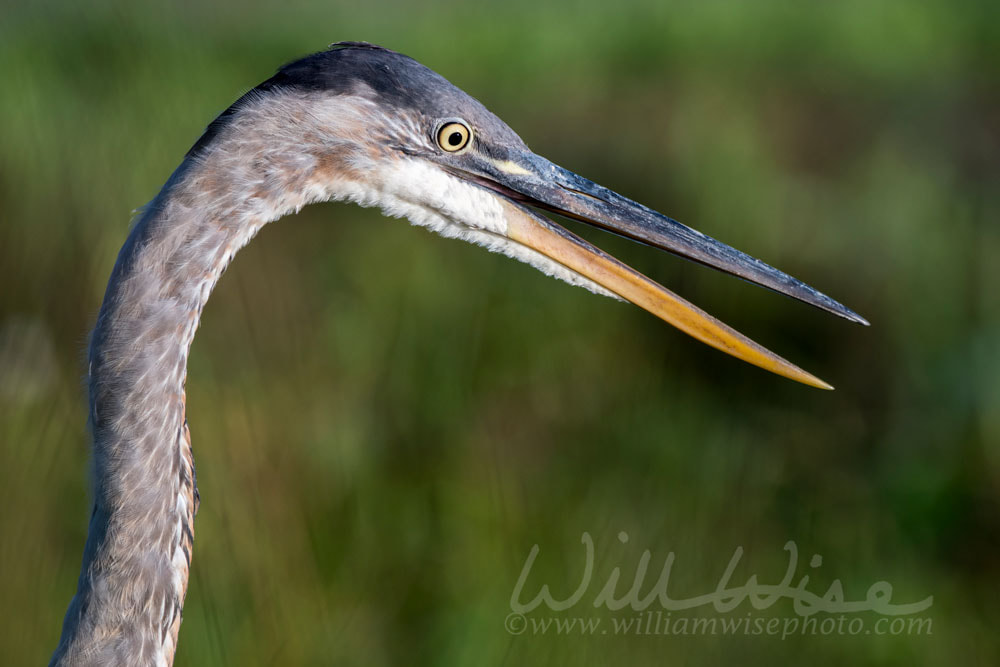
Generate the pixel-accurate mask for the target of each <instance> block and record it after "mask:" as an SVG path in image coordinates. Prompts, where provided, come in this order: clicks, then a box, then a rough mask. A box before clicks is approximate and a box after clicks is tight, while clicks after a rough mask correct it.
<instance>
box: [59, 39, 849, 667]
mask: <svg viewBox="0 0 1000 667" xmlns="http://www.w3.org/2000/svg"><path fill="white" fill-rule="evenodd" d="M328 200H349V201H353V202H356V203H358V204H360V205H362V206H379V207H381V209H382V210H383V211H384V212H385V213H387V214H389V215H392V216H396V217H405V218H408V219H409V220H410V221H411V222H413V223H414V224H417V225H423V226H426V227H429V228H431V229H432V230H434V231H436V232H438V233H439V234H442V235H444V236H448V237H456V238H461V239H465V240H466V241H471V242H473V243H477V244H479V245H482V246H485V247H486V248H487V249H489V250H492V251H495V252H501V253H504V254H506V255H509V256H510V257H513V258H515V259H519V260H521V261H523V262H527V263H528V264H531V265H533V266H535V267H537V268H539V269H541V270H542V271H543V272H544V273H546V274H548V275H551V276H554V277H556V278H560V279H562V280H565V281H567V282H569V283H572V284H574V285H580V286H582V287H585V288H587V289H589V290H591V291H593V292H596V293H598V294H604V295H607V296H612V297H615V298H619V299H625V300H628V301H631V302H632V303H634V304H636V305H638V306H640V307H642V308H644V309H646V310H648V311H649V312H651V313H652V314H654V315H656V316H657V317H660V318H662V319H663V320H665V321H667V322H669V323H670V324H672V325H674V326H676V327H678V328H679V329H681V330H683V331H685V332H686V333H688V334H690V335H692V336H694V337H695V338H697V339H698V340H701V341H703V342H705V343H708V344H709V345H712V346H714V347H716V348H719V349H720V350H723V351H724V352H727V353H729V354H731V355H733V356H735V357H738V358H740V359H743V360H745V361H748V362H750V363H752V364H756V365H758V366H761V367H762V368H765V369H767V370H770V371H773V372H775V373H779V374H781V375H784V376H786V377H789V378H792V379H794V380H798V381H799V382H803V383H805V384H809V385H812V386H814V387H822V388H827V389H829V388H831V387H830V386H829V385H827V384H826V383H825V382H823V381H822V380H819V379H818V378H816V377H814V376H812V375H810V374H809V373H806V372H805V371H803V370H801V369H799V368H797V367H796V366H794V365H792V364H790V363H789V362H787V361H785V360H784V359H782V358H781V357H778V356H777V355H775V354H773V353H772V352H769V351H768V350H766V349H764V348H763V347H761V346H759V345H757V344H756V343H754V342H752V341H751V340H749V339H747V338H746V337H744V336H742V335H741V334H739V333H737V332H736V331H734V330H732V329H730V328H729V327H727V326H726V325H724V324H722V323H721V322H719V321H718V320H716V319H714V318H712V317H711V316H709V315H707V314H706V313H704V312H702V311H701V310H699V309H697V308H695V307H694V306H692V305H691V304H689V303H687V302H686V301H684V300H683V299H681V298H679V297H677V296H676V295H674V294H672V293H671V292H669V291H668V290H666V289H665V288H663V287H661V286H660V285H658V284H656V283H655V282H653V281H651V280H650V279H648V278H646V277H644V276H643V275H641V274H639V273H638V272H636V271H634V270H633V269H631V268H629V267H628V266H626V265H624V264H622V263H621V262H619V261H617V260H615V259H614V258H613V257H610V256H609V255H607V254H605V253H603V252H601V251H600V250H599V249H597V248H595V247H594V246H593V245H591V244H590V243H588V242H586V241H584V240H583V239H581V238H579V237H577V236H575V235H573V234H571V233H570V232H568V231H566V230H565V229H563V228H562V227H560V226H559V225H557V224H555V223H553V222H551V221H550V220H548V219H547V218H546V217H544V216H542V215H539V214H538V213H536V212H534V211H533V210H532V208H529V207H534V208H540V209H544V210H548V211H552V212H555V213H558V214H561V215H564V216H567V217H570V218H575V219H577V220H581V221H583V222H586V223H589V224H592V225H596V226H598V227H601V228H604V229H607V230H610V231H613V232H616V233H618V234H621V235H624V236H627V237H629V238H632V239H635V240H638V241H643V242H645V243H648V244H650V245H653V246H656V247H659V248H663V249H665V250H669V251H671V252H673V253H676V254H679V255H682V256H684V257H687V258H690V259H693V260H695V261H697V262H700V263H702V264H706V265H708V266H711V267H713V268H716V269H720V270H722V271H726V272H728V273H731V274H733V275H736V276H739V277H741V278H745V279H746V280H749V281H752V282H755V283H758V284H760V285H764V286H766V287H769V288H771V289H773V290H776V291H778V292H782V293H784V294H787V295H790V296H793V297H795V298H797V299H801V300H802V301H805V302H807V303H810V304H812V305H814V306H818V307H819V308H822V309H824V310H827V311H830V312H832V313H835V314H837V315H840V316H841V317H845V318H847V319H849V320H852V321H854V322H859V323H866V322H865V321H864V320H863V319H862V318H861V317H860V316H858V315H856V314H855V313H853V312H852V311H851V310H849V309H847V308H845V307H844V306H842V305H841V304H839V303H837V302H836V301H834V300H832V299H830V298H829V297H827V296H824V295H823V294H820V293H819V292H817V291H816V290H814V289H812V288H811V287H809V286H807V285H805V284H803V283H801V282H799V281H798V280H795V279H794V278H791V277H790V276H788V275H786V274H784V273H782V272H780V271H778V270H776V269H774V268H771V267H770V266H768V265H767V264H764V263H763V262H761V261H759V260H757V259H754V258H752V257H750V256H748V255H745V254H743V253H741V252H739V251H737V250H734V249H733V248H730V247H729V246H727V245H724V244H722V243H719V242H718V241H715V240H714V239H712V238H709V237H708V236H705V235H704V234H701V233H699V232H697V231H694V230H692V229H690V228H688V227H686V226H684V225H682V224H680V223H678V222H676V221H674V220H671V219H670V218H667V217H665V216H663V215H661V214H659V213H656V212H655V211H652V210H650V209H648V208H646V207H644V206H642V205H640V204H637V203H635V202H633V201H630V200H629V199H626V198H625V197H623V196H621V195H619V194H616V193H614V192H612V191H610V190H608V189H606V188H603V187H601V186H600V185H597V184H595V183H592V182H591V181H588V180H586V179H584V178H581V177H580V176H577V175H576V174H574V173H572V172H570V171H567V170H565V169H563V168H561V167H558V166H556V165H554V164H553V163H551V162H549V161H548V160H545V159H544V158H542V157H539V156H538V155H535V154H534V153H532V152H531V151H530V150H528V147H527V146H526V145H525V144H524V142H523V141H522V140H521V139H520V137H518V136H517V134H515V133H514V132H513V130H511V129H510V128H509V127H507V125H505V124H504V123H503V122H502V121H501V120H500V119H499V118H497V117H496V116H494V115H493V114H492V113H490V112H489V111H488V110H487V109H486V108H485V107H483V105H482V104H480V103H479V102H477V101H476V100H474V99H473V98H471V97H470V96H469V95H467V94H465V93H464V92H462V91H461V90H459V89H458V88H456V87H455V86H453V85H452V84H450V83H449V82H448V81H446V80H445V79H444V78H442V77H441V76H439V75H438V74H436V73H434V72H432V71H431V70H429V69H427V68H426V67H424V66H422V65H420V64H419V63H417V62H416V61H414V60H412V59H410V58H408V57H406V56H403V55H401V54H399V53H395V52H393V51H389V50H387V49H383V48H380V47H377V46H374V45H371V44H366V43H360V42H344V43H339V44H335V45H333V46H332V47H331V48H330V49H328V50H326V51H323V52H321V53H316V54H313V55H311V56H308V57H306V58H303V59H301V60H298V61H296V62H293V63H291V64H288V65H286V66H285V67H283V68H281V70H280V71H279V72H278V73H277V74H276V75H274V76H273V77H272V78H270V79H268V80H267V81H265V82H264V83H262V84H260V85H259V86H257V87H256V88H254V89H253V90H251V91H250V92H249V93H247V94H246V95H244V96H243V97H242V98H240V99H239V100H238V101H237V102H236V103H235V104H233V105H232V106H231V107H230V108H229V109H227V110H226V111H225V112H224V113H222V114H221V115H220V116H219V117H218V118H217V119H216V120H215V121H214V122H213V123H212V124H211V125H210V126H209V127H208V129H207V131H206V132H205V134H204V135H203V136H202V137H201V139H199V140H198V142H197V143H196V144H195V145H194V147H193V148H192V149H191V150H190V151H189V152H188V154H187V156H186V157H185V159H184V161H183V163H182V164H181V165H180V167H179V168H178V169H177V170H176V171H175V172H174V173H173V175H172V176H171V177H170V180H168V181H167V183H166V185H164V187H163V189H162V190H161V191H160V193H159V194H158V195H157V196H156V198H155V199H153V201H152V202H151V203H150V204H149V205H148V206H147V207H146V208H145V209H143V211H142V212H141V214H140V215H139V216H138V219H137V221H136V223H135V225H134V227H133V229H132V231H131V233H130V234H129V236H128V239H127V240H126V242H125V245H124V246H123V247H122V249H121V252H120V253H119V255H118V260H117V262H116V264H115V267H114V271H113V272H112V274H111V279H110V281H109V282H108V287H107V292H106V293H105V296H104V303H103V305H102V306H101V311H100V315H99V317H98V321H97V326H96V328H95V330H94V334H93V338H92V341H91V345H90V356H89V361H90V363H89V391H90V415H89V416H90V426H91V428H92V430H93V438H94V470H95V474H96V480H95V490H94V508H93V514H92V516H91V520H90V529H89V535H88V538H87V544H86V548H85V551H84V555H83V566H82V570H81V573H80V579H79V583H78V588H77V592H76V596H75V597H74V598H73V601H72V603H71V604H70V606H69V610H68V611H67V612H66V619H65V621H64V624H63V632H62V638H61V640H60V642H59V646H58V648H57V649H56V651H55V654H54V656H53V658H52V663H53V664H57V665H111V664H143V665H169V664H170V663H171V662H172V661H173V656H174V651H175V649H176V646H177V633H178V629H179V628H180V623H181V609H182V606H183V603H184V595H185V592H186V590H187V582H188V572H189V568H190V564H191V549H192V542H193V539H194V534H193V521H194V515H195V512H196V511H197V509H198V502H199V498H198V490H197V487H196V484H195V473H194V461H193V459H192V453H191V442H190V433H189V431H188V426H187V421H186V420H185V408H184V400H185V394H184V380H185V376H186V372H187V370H186V366H187V355H188V350H189V348H190V345H191V340H192V338H193V337H194V333H195V329H197V327H198V321H199V316H200V314H201V310H202V308H203V306H204V305H205V302H206V301H207V300H208V297H209V294H210V293H211V291H212V288H213V286H214V285H215V283H216V281H217V280H218V279H219V277H220V275H221V274H222V272H223V270H224V269H225V268H226V266H227V265H228V264H229V262H230V261H231V260H232V258H233V256H234V255H235V254H236V252H237V251H238V250H239V249H240V248H242V247H243V246H244V245H245V244H246V243H247V242H248V241H249V240H250V239H251V238H252V237H253V236H254V235H255V234H256V233H257V232H258V231H259V230H260V228H261V227H263V226H264V225H265V224H267V223H268V222H271V221H272V220H276V219H278V218H280V217H281V216H283V215H285V214H287V213H290V212H293V211H297V210H299V209H300V208H302V207H303V206H305V205H306V204H309V203H311V202H317V201H328Z"/></svg>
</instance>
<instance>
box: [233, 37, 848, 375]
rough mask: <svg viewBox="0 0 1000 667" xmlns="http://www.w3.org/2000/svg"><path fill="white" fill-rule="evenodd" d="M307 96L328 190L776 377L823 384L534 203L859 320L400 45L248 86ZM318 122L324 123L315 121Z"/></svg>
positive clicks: (354, 47) (342, 54)
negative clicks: (628, 306)
mask: <svg viewBox="0 0 1000 667" xmlns="http://www.w3.org/2000/svg"><path fill="white" fill-rule="evenodd" d="M274 91H281V92H283V93H286V94H295V95H298V96H300V97H302V98H304V99H309V100H312V102H313V103H314V105H313V106H311V107H310V108H309V110H308V112H309V115H310V117H311V118H313V119H318V120H317V127H319V128H321V130H320V134H324V133H325V134H324V136H322V137H320V138H319V139H318V141H320V142H321V143H322V142H326V143H327V144H328V145H329V146H330V147H331V150H335V151H336V152H337V154H338V155H339V156H340V159H341V164H342V167H343V168H342V169H340V170H339V171H338V172H337V173H336V174H335V175H332V176H330V177H329V181H330V182H329V183H327V185H328V187H329V191H330V196H331V197H332V198H347V199H352V200H354V201H356V202H358V203H360V204H363V205H377V206H380V207H381V208H382V209H383V210H384V211H385V212H387V213H388V214H390V215H395V216H399V217H406V218H408V219H410V220H411V221H412V222H414V223H416V224H420V225H424V226H427V227H430V228H431V229H433V230H434V231H437V232H439V233H441V234H443V235H445V236H451V237H457V238H462V239H465V240H467V241H471V242H474V243H478V244H480V245H483V246H485V247H487V248H489V249H491V250H494V251H498V252H502V253H504V254H507V255H509V256H511V257H514V258H516V259H519V260H522V261H525V262H527V263H529V264H532V265H534V266H536V267H537V268H539V269H541V270H542V271H544V272H545V273H548V274H550V275H553V276H555V277H558V278H560V279H563V280H565V281H567V282H570V283H573V284H576V285H580V286H583V287H586V288H588V289H590V290H592V291H594V292H598V293H601V294H606V295H610V296H613V297H616V298H619V299H623V300H626V301H630V302H632V303H634V304H636V305H638V306H640V307H642V308H644V309H645V310H647V311H649V312H650V313H652V314H654V315H656V316H657V317H659V318H661V319H663V320H665V321H666V322H668V323H670V324H672V325H674V326H675V327H677V328H679V329H681V330H682V331H684V332H686V333H688V334H690V335H691V336H693V337H695V338H697V339H698V340H700V341H702V342H704V343H707V344H709V345H711V346H713V347H716V348H718V349H720V350H722V351H724V352H726V353H728V354H731V355H733V356H735V357H738V358H740V359H743V360H745V361H747V362H749V363H752V364H755V365H757V366H760V367H762V368H765V369H767V370H770V371H772V372H775V373H778V374H780V375H783V376H786V377H789V378H792V379H794V380H797V381H800V382H803V383H805V384H809V385H812V386H815V387H822V388H827V389H829V388H831V387H830V385H828V384H826V383H825V382H823V381H822V380H820V379H818V378H816V377H814V376H813V375H811V374H809V373H807V372H805V371H803V370H801V369H800V368H798V367H796V366H795V365H793V364H791V363H789V362H788V361H786V360H784V359H782V358H781V357H779V356H778V355H776V354H774V353H773V352H770V351H769V350H767V349H765V348H763V347H761V346H760V345H757V344H756V343H754V342H753V341H751V340H749V339H748V338H746V337H745V336H743V335H742V334H740V333H738V332H736V331H735V330H733V329H731V328H730V327H728V326H726V325H725V324H723V323H722V322H720V321H719V320H717V319H715V318H713V317H712V316H710V315H708V314H707V313H705V312H704V311H702V310H700V309H699V308H697V307H695V306H693V305H692V304H690V303H688V302H687V301H685V300H683V299H682V298H680V297H679V296H677V295H675V294H673V293H672V292H670V291H669V290H667V289H666V288H664V287H663V286H661V285H659V284H657V283H655V282H653V281H652V280H650V279H649V278H647V277H645V276H643V275H642V274H640V273H638V272H637V271H635V270H633V269H632V268H630V267H628V266H626V265H625V264H623V263H622V262H620V261H618V260H616V259H615V258H613V257H611V256H610V255H608V254H606V253H604V252H602V251H601V250H599V249H598V248H596V247H595V246H593V245H592V244H590V243H589V242H587V241H585V240H583V239H582V238H580V237H578V236H576V235H575V234H572V233H571V232H569V231H567V230H566V229H564V228H563V227H562V226H560V225H558V224H556V223H555V222H553V221H552V220H550V219H549V218H548V217H546V216H544V215H541V214H540V213H539V210H542V211H548V212H551V213H556V214H558V215H561V216H564V217H567V218H571V219H575V220H578V221H582V222H584V223H587V224H589V225H593V226H596V227H600V228H602V229H605V230H608V231H611V232H614V233H616V234H619V235H622V236H625V237H628V238H631V239H634V240H636V241H640V242H643V243H646V244H648V245H651V246H654V247H657V248H661V249H664V250H667V251H669V252H672V253H674V254H677V255H680V256H682V257H685V258H688V259H691V260H694V261H696V262H699V263H702V264H705V265H707V266H710V267H712V268H715V269H718V270H720V271H724V272H727V273H730V274H732V275H735V276H738V277H740V278H743V279H745V280H748V281H750V282H753V283H757V284H759V285H762V286H765V287H768V288H770V289H772V290H775V291H777V292H781V293H783V294H786V295H788V296H791V297H794V298H796V299H800V300H802V301H804V302H806V303H809V304H811V305H813V306H816V307H819V308H822V309H824V310H827V311H829V312H831V313H834V314H836V315H839V316H841V317H844V318H846V319H848V320H851V321H854V322H858V323H862V324H867V322H865V320H864V319H863V318H861V317H860V316H859V315H857V314H856V313H854V312H853V311H851V310H850V309H848V308H846V307H845V306H843V305H841V304H840V303H838V302H836V301H834V300H833V299H831V298H829V297H827V296H825V295H824V294H821V293H820V292H818V291H816V290H815V289H813V288H812V287H809V286H808V285H806V284H804V283H802V282H800V281H798V280H796V279H795V278H792V277H791V276H788V275H786V274H785V273H783V272H781V271H779V270H777V269H775V268H772V267H771V266H768V265H767V264H765V263H764V262H762V261H760V260H758V259H755V258H753V257H751V256H749V255H747V254H744V253H742V252H740V251H738V250H735V249H734V248H731V247H730V246H728V245H725V244H724V243H721V242H719V241H716V240H715V239H713V238H711V237H709V236H706V235H704V234H702V233H700V232H698V231H695V230H693V229H691V228H689V227H687V226H685V225H683V224H681V223H679V222H677V221H675V220H673V219H671V218H669V217H667V216H665V215H662V214H660V213H657V212H656V211H653V210H651V209H649V208H647V207H645V206H643V205H641V204H638V203H636V202H634V201H632V200H630V199H628V198H626V197H624V196H622V195H620V194H617V193H615V192H613V191H611V190H609V189H607V188H605V187H602V186H600V185H598V184H596V183H593V182H591V181H589V180H587V179H585V178H583V177H581V176H579V175H577V174H575V173H573V172H571V171H569V170H567V169H563V168H562V167H559V166H557V165H555V164H553V163H552V162H550V161H548V160H546V159H545V158H543V157H541V156H539V155H536V154H535V153H533V152H532V151H531V150H530V149H529V148H528V147H527V145H526V144H525V143H524V141H522V140H521V138H520V137H519V136H518V135H517V134H516V133H515V132H514V131H513V130H512V129H511V128H510V127H508V126H507V125H506V124H505V123H504V122H503V121H502V120H500V119H499V118H497V116H495V115H494V114H493V113H491V112H490V111H489V110H488V109H486V107H484V106H483V105H482V104H480V103H479V102H478V101H477V100H475V99H474V98H472V97H471V96H469V95H468V94H466V93H465V92H463V91H462V90H460V89H459V88H457V87H455V86H454V85H452V84H451V83H449V82H448V81H447V80H446V79H444V78H443V77H442V76H440V75H438V74H437V73H435V72H433V71H431V70H430V69H428V68H427V67H424V66H423V65H421V64H419V63H418V62H416V61H415V60H413V59H411V58H409V57H407V56H404V55H402V54H399V53H396V52H393V51H389V50H387V49H383V48H380V47H376V46H373V45H370V44H365V43H357V42H351V43H341V44H336V45H333V46H332V47H331V49H330V50H328V51H324V52H321V53H317V54H313V55H311V56H308V57H306V58H303V59H301V60H298V61H295V62H293V63H290V64H289V65H286V66H285V67H283V68H282V69H281V70H280V71H279V72H278V73H277V74H276V75H275V76H274V77H273V78H272V79H270V80H268V81H266V82H265V83H263V84H261V86H258V88H257V89H255V91H252V93H254V94H258V95H259V94H267V93H269V92H274ZM324 128H325V129H324Z"/></svg>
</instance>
